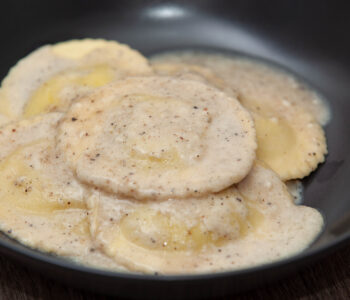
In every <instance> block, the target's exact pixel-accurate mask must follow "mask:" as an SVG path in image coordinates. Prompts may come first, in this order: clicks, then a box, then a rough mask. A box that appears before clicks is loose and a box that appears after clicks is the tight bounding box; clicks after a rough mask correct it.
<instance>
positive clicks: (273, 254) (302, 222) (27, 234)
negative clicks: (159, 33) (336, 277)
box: [0, 51, 330, 273]
mask: <svg viewBox="0 0 350 300" xmlns="http://www.w3.org/2000/svg"><path fill="white" fill-rule="evenodd" d="M213 57H215V59H214V62H215V64H216V65H217V66H220V68H222V70H225V68H226V69H227V66H226V61H227V57H224V56H220V55H217V54H216V55H214V56H213ZM240 60H241V59H238V62H239V61H240ZM154 61H158V62H159V61H163V62H179V61H180V62H184V63H189V64H199V65H204V66H205V67H206V68H208V69H209V70H210V66H211V65H212V63H213V61H212V60H210V59H209V60H207V58H205V56H200V55H197V54H196V53H195V52H189V51H188V52H184V53H169V54H165V55H162V56H158V57H155V58H154ZM244 61H245V62H246V60H245V59H244ZM248 63H249V64H250V68H249V71H245V72H252V73H254V72H260V73H261V70H262V69H261V68H262V65H261V64H260V63H257V64H255V63H254V62H253V61H249V62H248ZM263 69H264V70H265V71H266V74H265V75H266V76H267V78H275V79H276V82H277V81H278V80H279V78H282V79H281V80H282V82H286V83H287V82H289V83H290V85H289V88H290V90H288V92H289V91H293V86H295V94H293V95H291V98H293V99H294V100H293V101H294V102H293V101H290V100H288V99H285V101H284V103H285V106H286V109H288V106H289V105H291V103H299V104H301V105H303V103H304V104H305V109H307V110H309V111H310V112H311V113H312V114H314V116H315V119H317V120H318V121H319V122H320V123H321V124H322V125H324V124H326V123H327V122H328V121H329V119H330V113H329V109H328V107H327V104H326V102H324V101H323V100H322V99H321V98H320V97H318V96H317V94H316V93H314V92H313V91H310V90H308V89H307V88H306V87H305V85H303V84H302V83H300V82H299V81H298V80H297V79H295V78H294V77H292V76H291V75H288V74H286V73H285V72H281V71H279V70H277V69H274V68H270V67H269V66H264V67H263ZM208 76H211V74H209V75H208ZM279 76H280V77H279ZM226 79H227V78H224V77H223V78H222V79H221V80H223V81H225V80H226ZM265 79H266V78H265ZM240 82H241V84H242V85H244V84H246V83H245V82H244V76H242V81H240ZM265 84H266V82H264V85H265ZM248 85H249V83H248ZM220 86H221V81H220V80H218V81H217V82H216V87H218V88H220ZM282 86H283V85H282ZM274 87H276V91H272V92H273V93H278V92H279V91H278V89H280V88H281V85H280V82H279V84H276V85H274V81H271V82H270V84H269V89H270V91H271V89H272V90H273V89H274ZM225 92H227V93H229V94H230V93H231V92H232V94H234V93H235V91H234V89H232V90H230V89H227V90H226V89H225ZM282 92H283V91H282ZM298 95H303V97H304V98H303V101H301V102H298V101H299V100H298V99H296V98H297V96H298ZM20 105H22V104H20ZM46 125H47V123H46ZM14 129H16V127H14V128H13V129H9V133H8V134H9V135H10V133H11V130H14ZM0 130H1V128H0ZM0 132H1V131H0ZM40 138H41V136H40ZM29 140H30V139H29ZM29 140H28V142H32V141H31V140H30V141H29ZM34 140H35V139H34ZM25 144H26V143H25ZM8 147H9V146H6V145H5V146H3V145H0V153H1V152H2V153H1V154H2V155H3V156H4V157H3V158H5V157H6V155H8V153H6V151H8V152H11V151H12V150H13V149H12V148H11V149H7V148H8ZM35 153H36V152H35ZM35 155H37V154H35ZM35 155H34V157H35ZM42 159H44V158H42ZM38 160H40V157H39V158H38ZM0 161H1V155H0ZM48 163H49V164H50V163H51V162H50V161H48ZM51 167H53V165H52V166H51ZM256 170H257V171H256V173H255V175H254V174H253V175H252V174H250V175H248V177H247V178H246V179H245V180H244V181H242V182H241V183H239V184H238V186H237V188H238V190H239V192H240V193H245V196H246V198H247V199H250V200H253V201H256V203H258V205H257V206H256V207H257V208H259V209H261V212H262V214H264V216H265V219H266V220H265V221H264V222H262V221H261V218H260V217H254V218H251V222H253V223H254V222H256V224H257V225H256V228H254V232H253V231H252V232H251V233H250V234H247V235H246V236H245V237H244V238H239V237H238V238H237V239H236V240H234V241H230V242H229V244H226V246H225V245H224V246H223V247H216V248H215V247H214V248H212V249H214V252H215V253H214V252H213V250H211V251H209V252H210V255H207V254H206V252H205V251H206V247H204V248H203V249H204V250H201V253H200V254H199V255H198V256H197V255H194V259H193V260H192V258H191V257H190V260H187V261H186V259H185V261H186V263H185V264H186V265H184V266H183V268H182V266H181V265H177V263H176V261H173V260H172V259H171V257H172V256H171V255H170V256H169V257H170V258H169V259H168V262H167V264H168V266H169V268H168V269H167V268H166V266H165V268H164V270H165V273H166V272H167V271H169V272H170V273H171V272H174V273H181V272H187V273H191V272H212V271H223V270H231V269H238V268H244V267H250V266H255V265H257V264H263V263H268V262H272V261H275V260H278V259H281V258H283V257H287V256H290V255H294V254H296V253H298V252H300V251H302V250H303V249H305V248H306V247H307V246H309V245H310V243H312V241H313V240H314V239H315V238H316V236H317V235H318V234H319V232H320V231H321V229H322V226H323V220H322V217H321V215H320V214H319V213H318V212H317V211H316V210H314V209H312V208H307V207H303V206H295V205H294V204H298V205H300V204H301V203H302V200H303V196H302V183H301V181H299V180H295V181H289V182H287V184H286V185H287V188H288V190H289V193H290V194H291V195H292V197H293V199H294V203H293V201H290V200H291V197H290V196H289V194H288V193H287V194H286V193H285V190H286V188H285V186H284V184H283V183H282V182H281V180H280V179H279V178H278V176H276V175H274V174H273V173H272V172H271V171H268V170H265V169H264V168H260V167H258V168H256ZM70 176H71V175H70ZM0 187H1V186H0ZM82 187H83V185H82ZM82 187H80V186H79V188H82ZM2 188H3V189H6V187H2ZM85 188H86V191H85V192H86V194H89V187H87V186H85ZM257 191H259V193H257ZM58 192H60V191H58ZM264 195H265V196H266V197H264ZM281 195H282V196H283V197H282V196H281ZM267 196H268V197H270V196H271V202H270V201H269V199H268V197H267ZM278 197H281V202H280V201H279V199H278ZM112 198H113V197H112ZM112 200H113V199H112ZM185 200H186V199H185ZM108 201H110V199H109V200H108ZM174 201H176V200H174ZM182 201H183V200H182ZM192 201H193V199H192ZM150 202H151V200H150ZM247 203H248V201H247ZM115 205H116V203H113V206H115ZM247 205H248V204H247ZM248 206H249V205H248ZM117 209H120V208H118V207H117ZM80 210H81V211H79V212H78V213H77V212H76V211H75V212H74V210H72V213H71V215H72V218H74V216H76V215H77V214H78V215H81V216H83V215H85V214H89V213H92V214H94V213H96V212H94V211H93V209H92V208H91V207H90V210H88V209H87V208H86V209H85V208H80ZM101 211H102V212H103V210H101ZM107 212H108V214H107V215H108V220H107V221H106V220H105V222H100V223H101V224H102V223H103V224H104V225H105V227H106V228H104V230H105V232H104V233H105V234H106V235H107V236H108V233H109V232H108V230H109V229H108V226H111V224H113V222H114V221H115V220H112V218H113V216H111V215H109V214H110V213H111V210H108V211H107ZM279 212H281V214H279ZM12 213H16V214H17V215H16V218H18V220H22V222H20V221H19V222H17V223H16V224H14V223H13V219H14V218H11V219H12V221H11V220H8V219H6V217H5V215H4V217H3V219H0V228H1V230H2V231H4V232H7V233H8V234H9V235H11V236H12V237H14V238H16V239H18V240H19V241H21V242H22V243H24V244H26V245H28V246H30V247H33V248H37V249H39V250H42V251H50V252H52V253H55V254H57V255H62V256H65V257H68V258H70V259H72V260H74V261H76V262H79V263H82V264H85V265H90V266H94V267H98V268H109V269H112V270H116V271H121V270H126V269H125V267H126V268H127V269H128V270H129V271H133V272H138V271H142V272H144V271H146V272H149V271H150V270H152V271H153V267H152V266H151V267H148V266H146V267H145V266H142V267H140V266H139V262H130V261H128V262H127V263H125V262H124V260H123V259H124V258H122V259H121V260H119V259H120V258H119V259H118V260H115V259H114V256H113V255H111V254H110V253H108V252H105V251H104V249H103V247H102V246H101V243H100V244H99V243H96V241H95V240H94V239H93V238H92V237H91V236H90V235H89V234H88V233H82V234H81V233H79V234H78V235H79V241H78V240H75V239H76V238H71V239H70V238H69V237H67V236H69V235H70V231H69V229H67V228H64V229H63V230H61V229H58V228H56V229H55V230H56V231H55V230H54V229H52V228H51V229H52V232H50V231H49V230H51V229H50V226H49V227H48V226H46V224H45V222H42V221H41V219H42V216H37V215H30V214H23V215H21V213H20V212H19V211H18V212H17V211H16V212H13V211H12ZM22 213H23V212H22ZM172 213H174V214H176V213H180V214H181V210H180V209H176V210H174V211H173V212H172ZM0 215H1V214H0ZM184 215H186V217H187V218H191V213H189V211H186V212H185V214H184ZM266 216H267V217H268V218H266ZM69 218H70V213H69V210H68V209H67V213H65V215H64V217H62V218H59V217H57V222H61V221H62V220H63V221H62V222H64V223H65V224H69V222H70V221H69ZM89 218H91V216H89ZM44 219H45V218H44ZM23 221H25V222H23ZM288 221H290V223H288ZM62 222H61V223H62ZM188 222H189V221H188ZM216 222H217V220H215V221H212V224H214V225H215V226H216ZM73 223H74V222H73ZM28 224H29V225H28ZM30 224H32V225H33V224H34V225H35V226H34V227H33V226H30ZM91 224H93V222H92V221H91V220H90V225H91ZM259 224H263V226H261V227H259ZM214 225H212V227H213V226H214ZM9 226H10V227H9ZM14 226H15V227H14ZM221 226H222V225H221ZM254 226H255V225H254ZM254 226H253V227H254ZM92 227H93V226H90V233H91V232H93V231H94V228H92ZM95 229H96V228H95ZM225 229H227V228H224V227H220V224H219V225H217V228H216V230H218V232H221V231H222V230H225ZM96 230H97V229H96ZM146 230H148V229H147V228H146ZM111 232H112V231H111ZM38 233H39V234H38ZM41 233H42V236H44V237H47V239H46V240H45V241H42V240H41ZM55 234H56V235H55ZM53 235H55V236H53ZM73 236H74V235H73ZM32 237H35V238H32ZM50 239H51V240H52V241H53V242H52V244H48V241H49V240H50ZM106 241H107V243H108V239H107V238H106V239H105V240H103V242H106ZM164 243H167V242H166V241H165V242H164ZM164 243H163V245H164V246H167V244H164ZM72 244H73V245H74V247H72ZM122 245H124V244H122ZM124 246H125V245H124ZM136 248H137V247H136ZM208 248H210V247H208ZM131 249H133V251H136V252H135V253H133V255H134V256H135V257H136V258H140V256H138V255H139V253H137V250H135V247H134V248H131ZM128 250H129V248H128V247H127V246H125V249H124V251H125V252H126V253H128ZM209 252H208V253H209ZM147 255H149V256H150V257H152V255H154V253H151V254H150V253H147ZM176 255H177V254H176ZM176 255H174V257H175V258H176ZM164 257H166V255H164ZM141 258H142V256H141ZM128 259H129V258H126V260H128ZM187 262H188V263H187ZM148 263H150V264H152V262H149V261H148ZM216 264H217V265H216ZM141 265H142V263H141ZM179 267H180V268H179ZM181 270H185V271H181Z"/></svg>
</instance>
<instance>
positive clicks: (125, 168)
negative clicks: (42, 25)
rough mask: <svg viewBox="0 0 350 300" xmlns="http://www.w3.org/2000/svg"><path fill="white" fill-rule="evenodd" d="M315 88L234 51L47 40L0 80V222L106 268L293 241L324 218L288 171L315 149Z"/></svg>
mask: <svg viewBox="0 0 350 300" xmlns="http://www.w3.org/2000/svg"><path fill="white" fill-rule="evenodd" d="M319 101H320V100H319V99H318V98H317V96H316V95H315V94H314V93H313V92H312V91H310V90H308V89H307V88H305V87H304V86H302V85H301V84H300V83H299V82H298V81H296V79H294V78H292V77H291V76H289V75H287V74H285V73H283V72H282V71H278V70H272V69H271V67H268V66H266V65H263V64H259V63H256V62H253V61H249V60H245V59H238V58H234V57H224V56H220V55H216V54H203V53H195V52H186V53H182V54H178V53H175V54H167V55H162V56H159V57H157V58H155V59H153V60H152V61H151V62H149V61H148V60H147V59H146V58H145V57H143V56H142V55H141V54H140V53H139V52H137V51H135V50H133V49H130V48H129V47H128V46H127V45H122V44H119V43H117V42H114V41H105V40H99V39H98V40H92V39H85V40H73V41H68V42H63V43H58V44H55V45H47V46H43V47H41V48H39V49H38V50H36V51H34V52H33V53H31V54H30V55H28V56H27V57H25V58H23V59H22V60H20V61H19V62H18V64H17V65H16V66H14V67H13V68H12V69H11V70H10V72H9V74H8V75H7V77H6V78H5V79H4V80H3V82H2V85H1V89H0V229H1V230H2V231H3V232H5V233H6V234H8V235H10V236H11V237H12V238H14V239H17V240H18V241H20V242H21V243H23V244H25V245H27V246H29V247H32V248H36V249H38V250H41V251H44V252H49V253H52V254H53V255H58V256H62V257H65V258H67V259H71V260H72V261H75V262H77V263H82V264H85V265H89V266H93V267H99V268H107V269H112V270H115V271H132V272H146V273H157V274H159V273H163V274H183V273H203V272H218V271H224V270H232V269H238V268H244V267H250V266H255V265H258V264H263V263H268V262H272V261H275V260H278V259H281V258H283V257H288V256H291V255H293V254H296V253H298V252H300V251H302V250H303V249H305V248H306V247H307V246H308V245H310V243H312V241H313V240H314V239H315V238H316V237H317V235H318V234H319V233H320V231H321V230H322V225H323V218H322V216H321V214H320V213H319V212H318V211H317V210H315V209H313V208H310V207H306V206H302V205H296V204H295V203H294V201H293V197H292V195H291V193H290V192H289V191H288V189H287V185H286V183H288V182H290V180H295V179H300V178H303V177H305V176H307V175H308V174H309V173H310V172H312V171H313V170H315V169H316V168H317V165H318V164H319V163H321V162H323V161H324V158H325V155H326V152H327V147H326V140H325V135H324V132H323V129H322V125H324V123H325V122H326V121H325V120H326V118H327V117H326V115H327V110H326V109H323V107H322V106H321V105H319V104H320V103H319Z"/></svg>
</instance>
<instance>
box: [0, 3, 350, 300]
mask: <svg viewBox="0 0 350 300" xmlns="http://www.w3.org/2000/svg"><path fill="white" fill-rule="evenodd" d="M349 8H350V5H349V4H348V2H344V3H341V2H340V1H295V0H290V1H277V0H276V1H275V0H274V1H259V0H256V1H203V0H202V1H168V2H165V1H103V0H99V1H94V2H92V1H86V0H84V1H83V0H80V1H62V0H57V1H2V3H1V10H2V16H1V18H0V25H1V26H0V36H1V37H2V43H1V47H0V53H1V56H0V61H1V64H0V77H1V78H3V77H4V76H5V75H6V73H7V71H8V69H9V68H10V67H11V66H12V65H14V64H15V63H16V62H17V61H18V59H20V58H21V57H24V56H25V55H27V54H28V53H29V52H31V51H32V50H34V49H36V48H37V47H39V46H41V45H43V44H47V43H55V42H58V41H63V40H68V39H72V38H84V37H92V38H106V39H115V40H118V41H120V42H124V43H127V44H129V45H131V46H132V47H134V48H136V49H138V50H140V51H141V52H142V53H143V54H145V55H152V54H155V53H159V52H162V51H165V50H174V49H209V50H218V51H223V52H240V53H243V54H246V55H249V56H254V57H257V58H260V59H264V60H268V61H270V62H272V63H276V64H278V65H280V66H282V67H285V68H288V69H289V70H291V71H292V72H294V73H295V74H297V75H299V76H301V77H302V78H303V79H304V80H305V81H306V82H308V83H309V84H310V85H311V86H313V87H314V88H315V89H316V90H318V91H319V92H320V93H321V94H322V95H324V97H325V98H326V99H328V101H329V103H330V106H331V110H332V120H331V122H330V123H329V125H328V126H327V127H326V134H327V138H328V145H329V155H328V156H327V160H326V163H324V164H323V165H322V166H320V167H319V168H318V170H317V171H316V172H315V173H313V174H312V175H311V176H309V177H308V178H307V179H306V180H304V184H305V203H306V204H307V205H309V206H312V207H315V208H317V209H319V210H320V211H321V212H322V213H323V214H324V216H325V220H326V226H325V228H324V231H323V233H322V235H321V236H320V237H319V239H318V240H317V241H316V242H315V243H314V244H313V245H312V246H311V247H310V248H309V249H307V250H306V251H304V252H303V253H301V254H299V255H297V256H294V257H291V258H289V259H285V260H283V261H279V262H276V263H273V264H267V265H263V266H259V267H255V268H250V269H244V270H240V271H231V272H224V273H220V274H207V275H184V276H150V275H136V274H121V273H113V272H107V271H102V270H96V269H91V268H87V267H83V266H80V265H75V264H72V263H70V262H68V261H66V260H63V259H60V258H57V257H53V256H49V255H47V254H43V253H40V252H38V251H35V250H32V249H28V248H26V247H24V246H22V245H20V244H19V243H17V242H16V241H13V240H10V239H8V238H7V237H6V236H5V235H3V236H1V237H0V251H1V253H3V254H5V255H7V256H8V257H10V258H13V259H16V260H17V261H19V262H21V263H23V264H25V265H27V266H29V267H31V268H32V269H35V270H38V271H40V272H42V273H44V274H45V275H47V276H48V277H51V278H55V279H57V280H60V281H63V282H65V283H67V284H69V285H74V286H76V287H80V288H84V289H89V290H93V291H97V292H102V293H107V294H113V295H120V296H126V297H133V298H137V297H139V298H152V299H154V298H157V297H162V296H164V297H165V296H166V297H168V298H169V297H171V298H181V299H184V298H209V297H213V296H221V295H226V294H228V293H234V292H238V291H242V290H244V289H250V288H253V287H256V286H258V285H260V284H264V283H266V282H269V281H272V280H275V279H278V278H281V277H282V276H285V275H286V274H290V273H292V272H294V271H296V270H298V269H300V268H301V267H303V266H305V265H306V264H309V263H310V262H312V261H315V260H316V259H318V258H319V257H321V256H323V255H325V254H327V253H329V252H330V251H331V250H334V249H335V248H337V247H339V246H340V245H344V244H345V243H348V242H349V240H350V201H349V200H350V199H349V194H350V182H349V178H350V159H349V153H350V140H349V134H350V116H349V113H350V99H348V98H349V87H350V55H349V53H350V39H349V38H348V31H349V29H350V18H349V16H348V11H349Z"/></svg>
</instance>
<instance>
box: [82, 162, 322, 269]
mask: <svg viewBox="0 0 350 300" xmlns="http://www.w3.org/2000/svg"><path fill="white" fill-rule="evenodd" d="M88 207H89V209H90V213H89V218H90V230H91V234H92V236H93V238H94V241H95V244H96V246H97V247H98V248H99V249H101V250H102V251H103V252H104V253H105V254H107V255H108V256H110V257H111V258H113V259H114V260H115V261H116V262H117V263H119V264H121V265H123V266H125V267H126V268H127V269H129V270H131V271H141V272H151V273H152V272H157V273H158V272H159V273H164V274H176V273H198V272H209V271H210V272H213V271H223V270H228V269H237V268H242V267H249V266H253V265H257V264H261V263H267V262H271V261H274V260H277V259H280V258H282V257H285V256H289V255H292V254H294V253H297V252H299V251H301V250H302V249H304V248H306V247H307V246H308V245H309V244H310V243H311V242H312V241H313V240H314V239H315V237H316V236H317V234H318V233H319V231H320V228H321V227H322V224H323V220H322V217H321V215H320V214H319V213H318V212H317V211H316V210H315V209H312V208H309V207H304V206H295V205H294V203H293V201H292V197H291V195H290V194H289V193H288V191H287V189H286V186H285V185H284V184H283V182H282V181H281V180H280V179H279V177H278V176H277V175H276V174H275V173H273V172H272V171H270V170H267V169H265V168H263V167H260V166H256V167H254V168H253V170H252V171H251V172H250V174H249V175H248V176H247V178H246V179H244V180H243V181H242V182H241V183H239V184H238V187H231V188H229V189H226V190H224V191H222V192H220V193H216V194H209V195H207V196H204V197H202V198H188V199H168V200H165V201H161V202H158V201H146V202H139V201H135V200H130V199H122V198H118V197H116V196H112V195H108V194H106V193H104V192H100V191H97V190H95V191H93V193H92V195H91V196H90V197H89V199H88Z"/></svg>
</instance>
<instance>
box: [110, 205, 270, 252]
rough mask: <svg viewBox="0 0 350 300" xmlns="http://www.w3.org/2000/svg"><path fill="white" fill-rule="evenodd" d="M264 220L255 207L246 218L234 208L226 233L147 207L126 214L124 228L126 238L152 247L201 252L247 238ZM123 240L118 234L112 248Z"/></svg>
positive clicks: (225, 229)
mask: <svg viewBox="0 0 350 300" xmlns="http://www.w3.org/2000/svg"><path fill="white" fill-rule="evenodd" d="M263 219H264V218H263V215H262V214H261V213H259V212H258V211H257V210H256V209H255V208H254V207H251V208H250V209H249V211H248V214H247V216H246V217H243V216H241V215H239V214H237V213H235V212H234V211H232V212H231V213H230V219H229V220H228V221H227V220H226V224H222V226H223V229H224V230H223V232H215V231H210V230H205V226H204V224H203V223H202V222H201V220H200V219H198V222H197V223H196V225H194V226H192V227H188V226H186V224H184V223H183V222H181V221H180V220H178V219H176V218H174V217H171V216H169V215H167V214H164V213H161V212H159V211H155V210H152V209H150V208H145V207H144V208H140V209H138V210H136V211H135V212H133V213H132V214H129V215H128V216H125V217H123V219H122V221H121V223H120V230H121V234H122V236H123V237H124V238H125V239H126V240H128V241H129V242H131V243H132V244H135V245H137V246H139V247H142V248H146V249H149V250H161V251H170V252H171V251H186V250H190V251H199V250H200V249H202V248H203V247H204V246H208V245H214V246H217V247H219V246H222V245H224V244H225V243H226V242H228V241H230V240H231V241H232V239H236V238H239V237H244V236H245V235H247V234H248V232H252V231H254V230H255V228H257V227H258V226H259V225H260V223H261V222H263ZM224 222H225V221H224ZM227 230H229V232H228V231H227ZM122 240H123V239H120V237H118V235H117V237H116V239H115V240H114V242H113V243H112V245H110V246H111V248H112V249H116V250H117V249H118V243H120V242H121V241H122ZM114 244H116V245H114Z"/></svg>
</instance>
